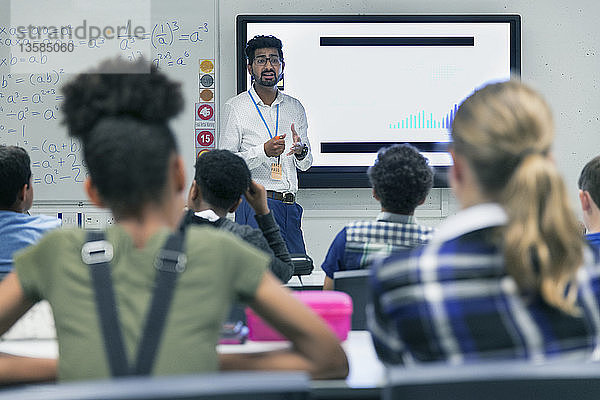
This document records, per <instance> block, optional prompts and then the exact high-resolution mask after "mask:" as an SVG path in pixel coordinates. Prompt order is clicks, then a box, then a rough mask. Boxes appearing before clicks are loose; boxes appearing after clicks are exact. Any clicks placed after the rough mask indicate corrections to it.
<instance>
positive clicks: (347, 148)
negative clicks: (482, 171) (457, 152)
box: [321, 142, 448, 153]
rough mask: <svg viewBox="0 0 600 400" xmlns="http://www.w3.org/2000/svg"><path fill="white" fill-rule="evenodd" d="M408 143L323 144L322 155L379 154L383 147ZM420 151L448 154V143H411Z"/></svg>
mask: <svg viewBox="0 0 600 400" xmlns="http://www.w3.org/2000/svg"><path fill="white" fill-rule="evenodd" d="M400 143H406V142H397V143H396V142H321V153H377V152H378V151H379V149H381V148H382V147H389V146H391V145H394V144H400ZM410 144H411V145H413V146H414V147H416V148H417V150H419V151H427V152H446V151H448V143H443V142H410Z"/></svg>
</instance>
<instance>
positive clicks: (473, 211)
mask: <svg viewBox="0 0 600 400" xmlns="http://www.w3.org/2000/svg"><path fill="white" fill-rule="evenodd" d="M507 222H508V216H507V215H506V211H504V209H503V208H502V206H501V205H500V204H498V203H483V204H477V205H475V206H472V207H469V208H466V209H464V210H461V211H459V212H458V213H456V214H455V215H453V216H451V217H448V218H447V219H446V220H445V221H444V222H443V223H442V224H441V225H440V226H439V228H438V229H437V231H436V233H435V234H434V235H433V238H432V239H431V242H436V243H441V242H446V241H448V240H451V239H454V238H457V237H459V236H461V235H464V234H465V233H469V232H473V231H476V230H479V229H483V228H491V227H494V226H502V225H506V223H507Z"/></svg>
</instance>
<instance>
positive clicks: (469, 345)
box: [367, 206, 600, 364]
mask: <svg viewBox="0 0 600 400" xmlns="http://www.w3.org/2000/svg"><path fill="white" fill-rule="evenodd" d="M493 209H494V207H493V206H492V207H491V208H490V207H488V208H486V209H485V211H488V212H490V211H494V210H493ZM496 211H498V210H497V207H496ZM492 213H493V212H492ZM459 214H460V213H459ZM480 215H484V214H483V213H482V214H480ZM472 216H473V215H471V217H472ZM456 217H457V218H452V220H451V221H447V222H448V223H449V225H458V226H459V228H458V229H455V230H456V231H458V234H457V235H456V236H453V235H449V234H448V232H449V229H445V228H447V226H448V223H447V224H445V227H442V228H440V231H439V232H438V233H437V234H436V235H434V237H433V238H432V240H431V242H430V243H429V244H427V245H426V246H423V247H421V248H418V249H415V250H413V251H411V252H407V253H405V254H401V255H399V256H394V257H390V258H388V259H386V260H379V261H376V262H375V263H374V265H373V266H372V271H373V272H372V296H373V298H372V300H373V301H372V304H371V305H370V306H369V309H368V310H367V315H368V320H369V329H370V330H371V333H372V336H373V341H374V344H375V348H376V350H377V353H378V355H379V357H380V358H381V359H382V360H383V361H385V362H388V363H405V364H412V363H415V362H426V361H448V362H450V363H467V362H473V361H478V360H484V359H515V358H519V359H531V360H536V361H540V360H544V359H546V358H552V357H557V356H559V355H560V356H566V355H572V356H584V357H588V358H597V356H598V354H599V353H600V346H599V343H600V341H599V339H600V311H599V307H598V300H599V297H600V265H599V259H600V258H599V257H598V252H597V251H592V250H591V249H586V253H585V265H584V266H583V267H582V268H581V269H580V271H579V273H578V275H577V284H578V299H577V302H578V306H579V309H580V310H581V314H580V315H579V316H570V315H566V314H564V313H562V312H560V311H558V310H556V309H555V308H553V307H551V306H549V305H547V304H546V303H545V302H544V301H543V300H542V299H541V298H540V297H539V296H538V295H536V294H529V295H527V294H523V293H520V291H519V289H518V288H517V285H516V283H515V281H514V280H513V279H512V278H511V277H510V276H508V274H507V273H506V271H505V267H504V261H503V255H502V249H501V248H500V247H499V246H497V245H496V240H495V239H494V234H495V226H498V224H494V223H491V224H490V225H491V226H488V227H485V226H482V225H485V223H481V222H473V224H474V225H479V226H478V227H477V228H475V229H469V228H467V229H466V231H464V230H463V232H460V224H457V222H459V221H463V222H464V224H466V225H469V224H471V222H469V221H468V219H469V212H466V213H464V215H462V216H460V215H457V216H456ZM484 218H485V217H484ZM472 219H473V218H472ZM492 219H493V218H492ZM499 220H502V218H500V219H499ZM450 230H452V229H450ZM438 234H439V235H438Z"/></svg>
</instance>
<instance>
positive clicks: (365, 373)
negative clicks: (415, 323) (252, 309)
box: [0, 331, 385, 399]
mask: <svg viewBox="0 0 600 400" xmlns="http://www.w3.org/2000/svg"><path fill="white" fill-rule="evenodd" d="M289 345H290V344H289V342H247V343H245V344H238V345H236V344H234V345H229V344H228V345H219V346H217V351H218V352H220V353H253V352H261V351H269V350H276V349H283V348H287V347H289ZM342 346H343V347H344V350H345V351H346V355H347V356H348V362H349V364H350V374H349V375H348V378H346V379H345V380H321V381H312V382H311V386H312V388H313V393H312V398H313V399H379V396H380V393H381V388H382V387H383V385H384V383H385V370H384V366H383V364H382V363H381V362H380V361H379V360H378V359H377V355H376V354H375V349H374V348H373V343H372V342H371V337H370V335H369V332H366V331H351V332H350V333H349V335H348V339H347V340H346V341H345V342H344V343H342ZM0 352H4V353H11V354H18V355H24V356H37V357H51V358H52V357H57V356H58V345H57V343H56V340H52V339H38V340H5V341H2V342H0Z"/></svg>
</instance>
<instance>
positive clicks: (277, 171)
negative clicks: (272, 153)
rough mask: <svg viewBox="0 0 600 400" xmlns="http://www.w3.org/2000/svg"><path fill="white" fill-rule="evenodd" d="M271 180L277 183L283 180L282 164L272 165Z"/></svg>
mask: <svg viewBox="0 0 600 400" xmlns="http://www.w3.org/2000/svg"><path fill="white" fill-rule="evenodd" d="M271 179H274V180H276V181H280V180H281V164H279V163H271Z"/></svg>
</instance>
